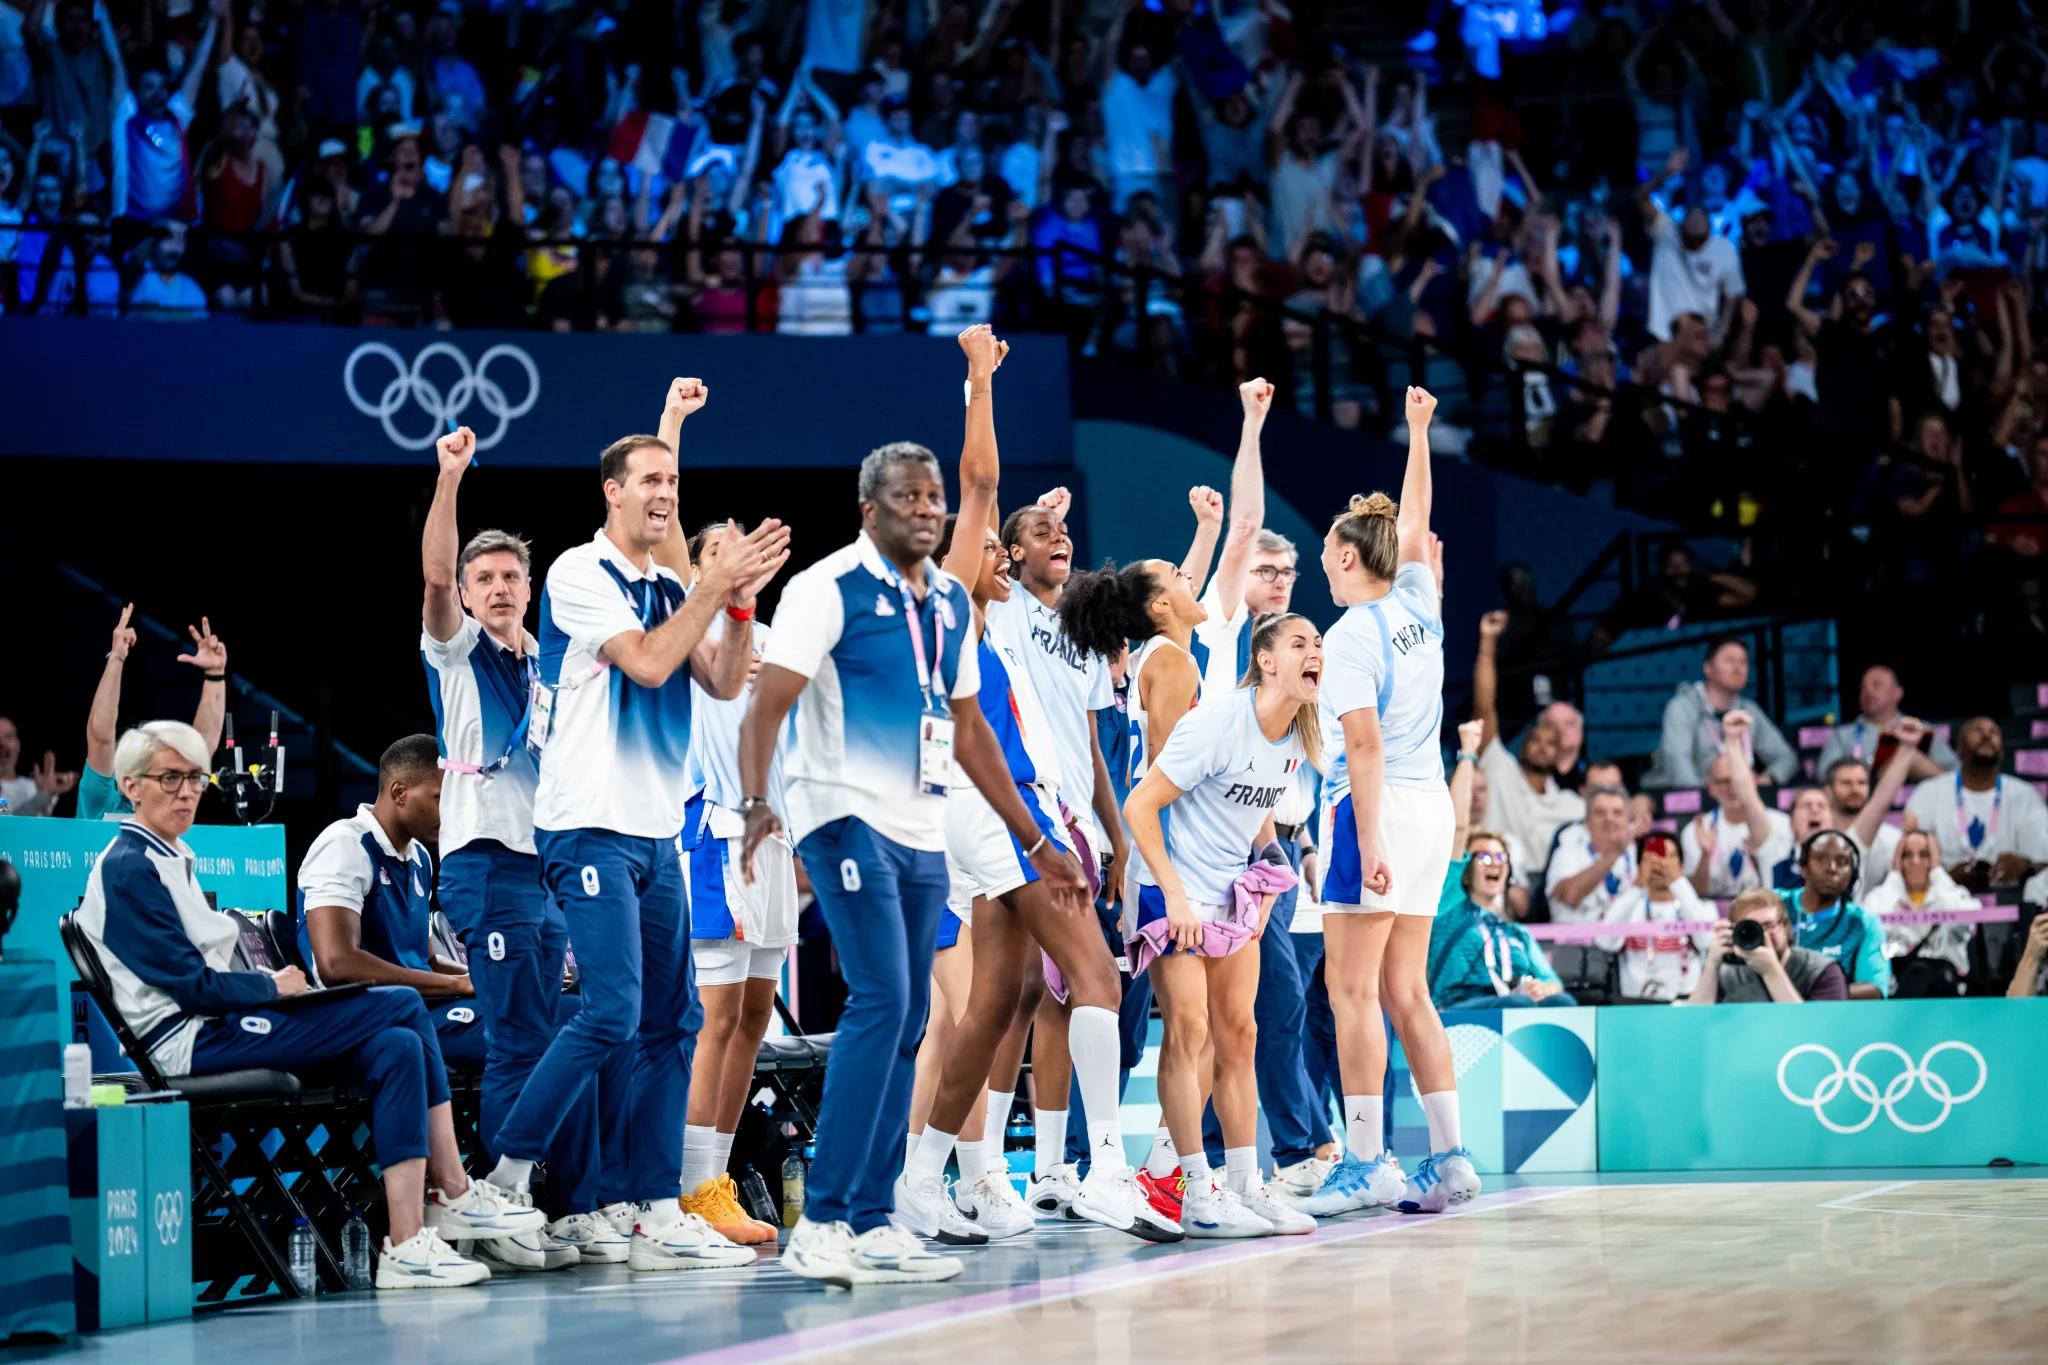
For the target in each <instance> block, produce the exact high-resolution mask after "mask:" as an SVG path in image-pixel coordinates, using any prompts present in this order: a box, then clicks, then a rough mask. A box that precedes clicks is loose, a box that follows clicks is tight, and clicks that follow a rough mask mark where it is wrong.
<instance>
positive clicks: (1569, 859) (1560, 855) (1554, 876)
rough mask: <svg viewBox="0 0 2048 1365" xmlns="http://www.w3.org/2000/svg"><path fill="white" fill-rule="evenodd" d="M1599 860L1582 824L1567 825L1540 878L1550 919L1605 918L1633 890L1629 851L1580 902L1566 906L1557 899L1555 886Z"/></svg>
mask: <svg viewBox="0 0 2048 1365" xmlns="http://www.w3.org/2000/svg"><path fill="white" fill-rule="evenodd" d="M1598 861H1599V857H1598V855H1596V854H1595V853H1594V851H1593V836H1592V834H1591V833H1590V832H1589V831H1588V830H1587V829H1586V826H1585V825H1584V824H1583V823H1580V824H1573V825H1568V826H1566V827H1565V829H1564V832H1563V833H1562V834H1559V835H1558V836H1557V852H1556V853H1554V854H1552V855H1551V858H1550V868H1549V871H1548V873H1547V874H1546V875H1545V877H1544V881H1543V890H1544V894H1545V895H1547V896H1549V897H1550V917H1551V918H1552V919H1554V920H1556V921H1557V922H1558V923H1560V924H1566V923H1577V922H1580V921H1584V920H1596V919H1606V918H1608V910H1609V908H1610V907H1611V906H1613V905H1614V904H1615V903H1616V902H1617V901H1619V900H1621V899H1623V898H1624V897H1626V896H1627V895H1628V894H1629V892H1630V891H1632V890H1633V889H1634V888H1635V882H1636V854H1635V849H1634V848H1632V847H1631V848H1630V849H1628V850H1627V851H1626V852H1624V853H1623V854H1622V855H1621V856H1620V857H1619V858H1616V859H1615V860H1614V863H1613V865H1612V866H1610V867H1609V868H1608V869H1607V875H1606V876H1605V877H1603V878H1601V879H1600V880H1599V881H1597V882H1595V883H1594V884H1593V889H1592V890H1591V891H1588V892H1587V893H1586V897H1585V899H1584V900H1582V901H1580V902H1579V903H1578V904H1577V905H1566V904H1565V903H1564V902H1562V901H1560V900H1559V899H1558V898H1557V888H1558V884H1559V883H1560V882H1562V881H1564V880H1565V879H1566V878H1567V877H1576V876H1577V875H1578V874H1579V873H1581V872H1584V871H1585V870H1586V869H1587V868H1589V867H1591V866H1592V865H1593V864H1594V863H1596V862H1598Z"/></svg>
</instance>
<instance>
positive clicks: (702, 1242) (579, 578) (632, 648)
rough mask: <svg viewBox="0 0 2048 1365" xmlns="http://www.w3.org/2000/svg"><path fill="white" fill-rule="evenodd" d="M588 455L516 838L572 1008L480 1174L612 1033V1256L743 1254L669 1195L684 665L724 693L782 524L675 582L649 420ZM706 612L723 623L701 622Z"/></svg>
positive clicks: (522, 1177)
mask: <svg viewBox="0 0 2048 1365" xmlns="http://www.w3.org/2000/svg"><path fill="white" fill-rule="evenodd" d="M700 388H701V386H700ZM701 401H702V400H701V397H700V399H699V402H700V404H701ZM599 472H600V476H601V478H602V481H603V488H604V497H605V503H606V506H607V516H606V520H605V524H604V527H603V529H601V530H600V531H599V532H598V533H597V534H596V535H595V536H593V537H592V538H591V539H590V541H589V542H588V543H586V544H584V545H579V546H577V547H576V548H574V549H572V550H569V551H567V552H566V553H564V554H563V555H561V556H560V557H559V558H557V559H556V560H555V562H554V564H553V566H552V567H550V569H549V570H548V575H547V579H546V581H545V583H544V584H543V588H542V593H541V612H540V658H539V673H540V678H539V681H540V687H539V689H538V690H537V692H536V695H535V702H534V706H533V711H532V714H531V716H530V717H529V719H528V721H527V737H526V738H527V743H528V745H529V746H531V748H532V749H533V750H534V751H535V752H537V754H538V756H539V760H540V781H539V785H538V787H537V789H536V792H535V796H534V827H535V844H536V847H537V849H538V852H539V854H540V858H541V864H542V877H543V882H544V885H545V886H546V888H547V891H548V892H549V894H551V895H552V896H553V897H554V898H555V900H556V901H557V902H558V903H559V904H560V905H561V907H562V911H563V914H564V916H565V918H566V921H567V925H568V930H569V938H570V941H571V942H572V943H573V944H574V945H575V951H576V960H577V966H578V971H579V974H580V979H581V983H582V997H583V999H582V1007H581V1008H580V1009H579V1010H578V1011H577V1012H576V1015H575V1017H574V1018H573V1019H571V1020H569V1022H568V1023H566V1024H565V1025H563V1027H562V1029H561V1031H560V1032H559V1033H557V1034H556V1035H555V1037H554V1039H553V1041H551V1042H550V1043H549V1044H548V1049H547V1052H546V1053H545V1054H544V1055H543V1056H542V1057H541V1059H540V1062H539V1063H538V1064H537V1065H536V1066H535V1067H534V1070H533V1074H532V1075H531V1076H530V1077H529V1078H528V1079H527V1083H526V1087H525V1089H524V1090H523V1091H522V1092H521V1094H520V1096H519V1099H518V1100H517V1101H516V1102H515V1103H514V1104H513V1106H512V1111H511V1112H510V1113H509V1114H507V1115H506V1116H505V1121H504V1123H503V1124H502V1125H501V1126H500V1128H499V1130H498V1150H499V1153H500V1156H499V1160H498V1164H497V1166H496V1167H495V1168H494V1169H493V1170H492V1172H491V1174H490V1177H489V1179H490V1180H491V1182H492V1183H493V1184H495V1185H499V1186H501V1187H504V1188H509V1189H518V1188H519V1187H521V1186H523V1185H524V1184H525V1183H526V1182H527V1180H528V1179H529V1178H530V1176H531V1174H532V1169H533V1163H534V1162H535V1161H537V1160H539V1159H540V1158H542V1157H543V1156H544V1155H545V1154H546V1153H547V1151H548V1148H549V1144H550V1142H551V1140H552V1139H553V1138H554V1136H555V1132H556V1130H557V1128H558V1127H559V1125H560V1124H561V1122H562V1120H563V1117H564V1115H565V1114H567V1113H568V1112H570V1110H571V1109H572V1108H573V1107H574V1106H575V1105H576V1103H577V1102H578V1101H579V1100H581V1099H582V1098H583V1096H584V1095H585V1093H586V1092H587V1091H588V1089H589V1087H590V1086H591V1085H592V1084H593V1083H594V1082H595V1079H596V1073H597V1071H598V1070H599V1068H601V1067H602V1066H603V1065H604V1064H605V1063H606V1062H607V1061H608V1060H609V1059H610V1058H611V1056H612V1054H613V1053H614V1051H615V1050H616V1049H618V1048H621V1047H628V1046H630V1047H631V1048H632V1049H633V1064H632V1079H631V1083H630V1086H631V1095H632V1104H633V1109H632V1114H631V1116H630V1118H629V1120H628V1122H627V1125H626V1133H625V1137H624V1149H625V1150H624V1151H622V1152H620V1153H618V1154H617V1156H616V1157H614V1156H613V1155H612V1154H611V1153H609V1152H608V1153H607V1154H606V1160H607V1163H608V1164H613V1165H616V1166H617V1167H618V1168H619V1169H620V1170H621V1171H622V1172H623V1175H622V1180H623V1193H624V1195H625V1197H626V1198H628V1199H630V1200H632V1201H633V1202H635V1203H637V1204H639V1205H640V1208H639V1211H638V1214H637V1218H636V1223H635V1227H634V1231H633V1237H632V1245H631V1248H630V1250H629V1252H628V1256H627V1265H628V1266H629V1268H631V1269H635V1270H674V1269H684V1268H695V1267H703V1266H732V1265H745V1264H748V1263H750V1262H752V1261H753V1259H754V1253H753V1252H752V1251H750V1250H748V1249H746V1248H743V1247H738V1246H735V1245H733V1244H732V1243H731V1242H729V1241H727V1240H726V1239H725V1238H723V1237H721V1236H719V1235H718V1234H717V1233H715V1232H713V1231H712V1230H711V1229H710V1228H709V1227H708V1226H706V1225H705V1224H704V1223H703V1221H702V1220H701V1219H697V1218H694V1217H690V1216H687V1215H685V1214H684V1213H683V1211H682V1207H681V1205H680V1203H679V1202H678V1201H679V1197H680V1194H681V1190H680V1188H679V1182H680V1179H681V1174H682V1136H683V1110H684V1103H685V1100H686V1098H687V1096H688V1094H689V1088H690V1061H689V1058H690V1049H691V1044H692V1041H693V1034H694V1032H695V1029H696V1026H697V1022H698V1020H699V1018H700V1011H699V1009H698V1007H697V1000H696V994H695V989H694V984H693V981H692V978H691V971H690V957H689V911H688V905H687V901H686V893H685V889H684V882H683V875H682V866H681V862H680V853H679V847H678V835H679V834H680V832H681V830H682V826H683V811H684V807H685V806H686V805H687V803H688V800H689V797H690V794H691V793H690V781H689V768H688V765H687V762H686V757H687V750H688V744H689V735H690V685H689V684H690V678H691V676H692V675H693V674H694V676H696V678H697V679H698V680H699V681H700V682H701V683H702V684H703V686H704V688H705V690H706V691H707V692H709V693H711V694H712V695H713V696H717V697H722V698H730V697H733V696H736V695H737V694H738V693H739V690H740V688H741V686H742V685H743V684H744V683H745V681H746V675H747V665H748V663H749V659H750V655H751V652H752V635H753V629H752V622H753V604H754V594H755V593H756V592H758V591H759V590H760V588H761V587H762V586H764V585H765V584H766V582H767V581H768V579H769V578H771V577H772V576H773V575H774V573H775V572H776V570H778V569H780V568H781V566H782V564H783V562H784V561H785V560H786V559H787V558H788V542H789V535H788V532H787V531H785V530H784V529H783V528H782V525H781V523H779V522H775V521H768V522H764V523H762V525H761V526H759V527H757V528H756V529H755V530H754V531H753V532H752V533H751V534H749V535H746V536H737V535H735V536H731V537H730V538H729V540H728V543H727V544H726V545H724V546H723V547H722V549H721V553H720V554H719V556H718V558H717V560H716V562H715V563H714V564H712V565H710V566H708V567H707V569H706V571H705V574H704V577H703V579H702V581H701V582H700V583H699V584H698V587H697V590H696V592H695V593H693V594H691V595H689V597H688V598H687V600H686V598H685V594H684V588H683V583H682V580H681V579H680V578H679V577H678V576H677V575H676V574H675V573H673V572H671V571H670V570H667V569H664V568H662V567H660V566H659V565H657V564H656V563H655V560H654V555H653V552H654V550H655V548H656V547H657V546H659V545H661V544H662V542H663V541H664V540H666V539H667V538H668V534H669V526H670V524H671V522H672V521H673V520H674V518H675V516H676V515H677V511H678V508H677V478H676V460H675V453H674V450H673V449H672V448H671V446H670V445H669V443H668V442H667V441H665V440H663V439H662V438H661V437H659V436H645V435H642V436H627V437H623V438H621V439H620V440H618V441H615V442H613V443H612V444H611V445H610V446H609V447H607V448H606V450H605V451H604V454H603V455H602V457H601V458H600V461H599ZM721 611H723V612H725V613H726V614H727V615H728V617H729V618H730V619H729V620H728V622H727V625H726V629H725V633H724V634H723V636H721V637H720V638H719V639H718V640H716V641H711V640H707V639H706V635H705V628H706V627H707V626H708V625H709V624H710V622H711V620H712V618H713V617H714V616H716V615H717V614H718V613H719V612H721Z"/></svg>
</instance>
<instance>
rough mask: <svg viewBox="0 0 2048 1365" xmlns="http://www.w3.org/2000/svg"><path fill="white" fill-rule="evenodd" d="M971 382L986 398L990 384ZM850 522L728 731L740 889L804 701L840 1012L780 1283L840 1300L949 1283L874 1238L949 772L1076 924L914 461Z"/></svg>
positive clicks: (816, 880)
mask: <svg viewBox="0 0 2048 1365" xmlns="http://www.w3.org/2000/svg"><path fill="white" fill-rule="evenodd" d="M990 373H992V371H990ZM969 383H970V385H972V386H978V387H974V388H971V389H970V393H971V394H973V395H976V396H979V397H981V398H984V399H985V398H986V397H987V394H988V383H989V374H988V373H976V374H972V375H970V379H969ZM860 511H861V534H860V537H859V539H857V540H855V541H854V543H853V544H851V545H848V546H846V547H845V548H844V549H841V550H838V551H836V552H834V553H833V554H831V555H828V556H826V557H825V558H824V559H823V560H821V561H819V562H818V563H816V564H813V565H812V566H811V567H810V568H808V569H805V570H804V571H803V572H802V573H800V574H798V575H796V577H794V578H793V579H791V580H790V582H789V586H788V587H787V588H785V589H784V590H783V594H782V602H781V605H780V606H779V607H778V609H777V611H776V616H775V637H774V639H773V640H772V641H770V642H769V646H768V649H767V651H766V652H765V653H764V654H763V656H762V666H761V673H760V676H759V677H758V678H757V679H756V680H755V683H754V695H753V701H752V703H751V704H750V705H749V706H748V708H747V715H746V718H745V720H744V721H742V722H741V726H740V780H741V782H742V784H743V786H744V787H745V790H746V794H745V796H744V797H743V798H742V799H741V807H742V813H743V814H744V816H745V818H746V836H745V837H746V842H745V844H744V845H743V854H742V862H743V868H742V875H746V876H751V875H752V856H753V852H754V850H756V849H758V848H759V847H760V845H761V843H762V842H763V841H764V840H765V839H767V838H769V837H770V836H771V835H774V834H777V833H780V832H782V830H783V829H784V815H783V814H782V813H778V812H777V811H776V810H775V809H774V807H773V805H772V804H771V803H770V801H769V798H768V791H769V786H768V779H769V770H770V764H771V760H772V759H773V757H774V755H775V750H776V746H777V741H778V738H779V736H780V734H781V730H782V721H783V718H784V717H785V716H786V715H788V713H789V709H790V707H791V706H793V705H795V704H796V700H797V697H798V696H799V695H802V697H803V715H802V720H801V723H800V724H799V725H798V726H797V740H796V747H795V750H794V751H793V752H792V753H790V754H789V756H788V758H787V760H786V776H787V783H786V791H787V804H788V810H787V821H788V825H787V828H788V832H789V834H790V835H791V836H793V837H794V838H795V840H796V844H797V853H798V856H800V857H801V858H802V859H803V861H804V866H805V868H806V869H807V870H808V871H809V873H810V878H811V885H812V888H813V889H814V890H815V892H816V894H817V897H818V907H819V909H820V910H821V911H822V912H823V914H824V916H825V923H826V925H827V926H828V927H829V928H830V930H831V932H832V946H833V948H834V950H835V951H836V952H837V953H838V955H839V960H840V964H841V969H842V971H843V972H844V974H845V977H846V985H847V1001H846V1010H845V1012H844V1013H843V1014H842V1015H841V1016H840V1020H839V1028H838V1032H837V1033H836V1034H835V1035H834V1041H833V1046H832V1058H831V1062H830V1065H829V1066H828V1067H827V1068H826V1073H825V1096H824V1102H823V1104H822V1106H821V1108H820V1111H819V1115H818V1154H817V1159H816V1160H815V1161H813V1162H812V1164H811V1169H810V1172H809V1177H808V1180H807V1182H806V1185H805V1196H806V1202H805V1208H804V1216H803V1218H802V1219H801V1220H800V1221H799V1222H798V1223H797V1226H796V1230H795V1231H794V1232H793V1233H792V1234H791V1235H790V1239H789V1245H788V1246H787V1247H786V1248H785V1249H784V1251H783V1254H782V1264H783V1266H784V1268H785V1269H788V1270H789V1271H791V1272H792V1273H794V1274H797V1275H801V1276H804V1277H805V1278H808V1279H818V1280H823V1281H825V1282H827V1283H831V1284H840V1285H845V1286H849V1287H850V1286H852V1285H854V1284H877V1283H883V1284H886V1283H916V1282H927V1281H933V1280H946V1279H951V1278H952V1277H953V1276H955V1275H958V1274H959V1273H960V1262H959V1261H958V1260H956V1259H954V1258H953V1257H950V1256H939V1255H934V1254H933V1253H931V1252H929V1251H927V1250H926V1249H925V1248H924V1246H923V1245H922V1244H921V1243H919V1242H918V1240H917V1238H916V1237H915V1236H913V1235H912V1234H911V1233H909V1232H907V1231H905V1230H904V1229H902V1228H900V1227H896V1226H894V1225H893V1224H891V1223H890V1221H889V1212H890V1210H891V1208H892V1207H893V1205H894V1185H895V1179H896V1175H897V1172H898V1171H899V1170H900V1169H901V1165H902V1160H903V1133H904V1130H905V1128H906V1126H907V1123H908V1118H909V1111H910V1083H911V1072H912V1067H913V1062H914V1059H915V1056H916V1050H917V1045H918V1041H919V1039H920V1038H921V1037H922V1036H923V1033H924V1023H925V1014H926V1007H927V1004H928V995H929V982H930V979H931V963H932V954H933V950H934V946H935V943H936V940H937V931H938V923H939V912H940V911H941V910H942V909H943V908H944V907H945V902H946V888H947V879H946V857H945V846H946V840H945V808H946V801H945V794H946V789H947V785H948V783H949V782H950V781H952V780H955V778H954V774H955V771H956V769H955V759H956V758H957V760H958V771H959V772H962V773H964V774H965V775H966V777H967V779H968V780H969V781H971V782H973V784H974V785H975V787H976V788H977V789H979V790H980V792H981V794H982V795H983V796H985V797H986V798H988V801H989V804H990V805H991V806H993V807H994V808H995V811H996V814H997V815H998V816H1000V817H1001V818H1002V820H1003V823H1004V824H1005V825H1007V826H1008V827H1009V830H1010V833H1011V835H1012V837H1014V838H1015V839H1017V840H1018V844H1017V847H1018V850H1019V851H1020V852H1021V853H1022V854H1023V855H1024V856H1025V857H1027V858H1029V859H1030V860H1031V863H1032V865H1033V866H1034V867H1035V868H1037V869H1038V871H1039V873H1040V875H1041V877H1043V878H1044V879H1045V881H1046V882H1047V884H1048V885H1050V886H1051V887H1052V888H1053V890H1054V894H1055V896H1057V897H1059V898H1060V899H1061V900H1062V902H1064V903H1067V904H1070V905H1071V907H1072V908H1073V909H1074V910H1075V912H1076V913H1078V912H1079V911H1080V909H1081V907H1082V906H1084V905H1085V904H1086V902H1087V896H1088V888H1087V882H1086V881H1085V879H1084V878H1083V877H1082V875H1081V866H1080V864H1079V863H1078V862H1077V861H1076V860H1075V859H1074V858H1073V856H1072V855H1071V854H1069V853H1067V852H1066V851H1065V850H1064V849H1062V848H1061V847H1060V846H1059V845H1058V844H1056V843H1053V842H1052V841H1051V840H1050V839H1048V838H1046V837H1044V836H1043V835H1042V833H1041V831H1040V830H1039V828H1038V826H1037V825H1036V823H1034V822H1033V820H1032V818H1031V816H1030V813H1029V812H1028V811H1026V810H1025V808H1024V803H1023V800H1022V798H1021V797H1020V796H1019V795H1018V791H1017V784H1016V782H1015V781H1014V780H1013V779H1012V778H1011V776H1010V772H1009V767H1008V764H1007V763H1006V762H1005V760H1004V758H1003V754H1002V750H1001V747H1000V746H999V744H998V742H997V740H996V737H995V733H994V731H993V730H991V729H990V728H989V725H988V721H987V720H986V719H985V718H983V716H982V714H981V708H980V707H979V706H976V705H974V704H973V702H972V701H971V700H969V699H971V698H973V697H974V696H975V694H976V693H977V692H978V691H979V690H980V684H981V676H980V670H979V668H978V667H977V665H976V658H975V644H974V641H973V639H972V636H971V628H972V624H973V606H972V603H971V601H970V599H969V597H968V594H967V589H966V588H965V587H963V586H962V585H961V583H960V582H959V580H958V579H955V578H953V577H952V576H951V575H949V574H946V573H945V572H943V571H942V570H941V569H940V568H939V567H938V565H936V564H934V563H933V562H932V559H931V555H932V553H933V551H934V550H936V549H937V548H938V543H939V537H940V534H941V532H942V530H943V528H944V525H945V519H946V485H945V481H944V479H943V478H942V477H941V475H940V472H939V464H938V461H937V459H936V458H934V457H933V455H932V453H931V451H929V450H927V449H925V448H924V447H923V446H920V445H913V444H911V443H909V442H897V443H895V444H892V445H886V446H883V447H882V448H881V449H879V450H876V451H874V452H873V453H871V454H870V455H869V456H868V457H867V459H866V460H864V461H863V462H862V464H861V470H860ZM722 558H723V555H721V559H722ZM963 700H966V704H965V705H962V704H961V703H962V701H963Z"/></svg>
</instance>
